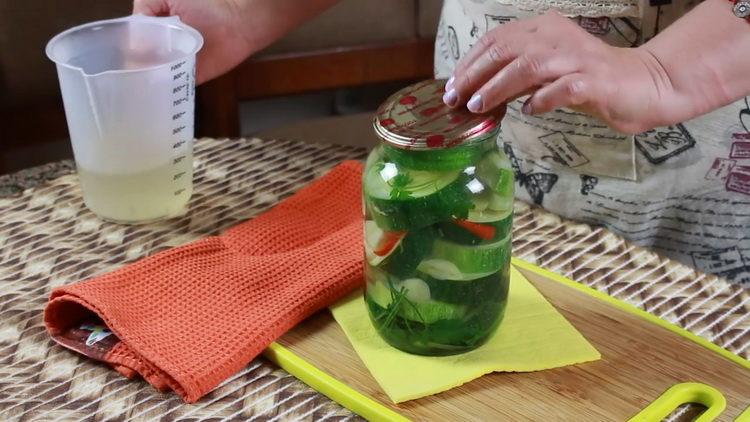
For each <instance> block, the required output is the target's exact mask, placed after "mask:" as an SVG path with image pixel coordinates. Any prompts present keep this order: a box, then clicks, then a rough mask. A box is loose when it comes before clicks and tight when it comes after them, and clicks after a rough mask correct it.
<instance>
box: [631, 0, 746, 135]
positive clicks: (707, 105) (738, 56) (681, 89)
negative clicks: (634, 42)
mask: <svg viewBox="0 0 750 422" xmlns="http://www.w3.org/2000/svg"><path fill="white" fill-rule="evenodd" d="M640 48H641V49H643V50H645V51H647V52H649V53H650V54H651V55H652V56H653V57H654V58H655V59H656V61H658V64H659V65H660V67H661V69H659V70H657V71H656V72H657V73H659V72H661V71H663V74H662V75H661V77H657V78H656V79H660V80H661V82H660V83H659V84H658V85H661V86H659V91H660V95H664V96H673V98H672V100H677V101H678V102H682V103H683V104H685V105H686V106H685V107H675V108H673V109H672V110H666V111H665V113H667V114H669V113H672V114H674V115H672V116H669V117H667V120H671V121H680V120H688V119H690V118H693V117H696V116H698V115H701V114H704V113H707V112H709V111H711V110H713V109H716V108H718V107H721V106H723V105H726V104H729V103H731V102H732V101H734V100H737V99H739V98H741V97H744V96H746V95H750V22H748V21H746V20H744V19H740V18H737V17H736V16H734V14H733V13H732V3H730V2H729V1H727V0H706V1H705V2H703V3H702V4H700V5H698V6H697V7H696V8H695V9H694V10H692V11H691V12H690V13H688V14H687V15H685V16H684V17H682V18H681V19H679V20H678V21H677V22H675V23H674V24H672V25H671V26H669V27H668V28H667V29H666V30H665V31H663V32H662V33H660V34H659V35H658V36H656V37H654V38H653V39H652V40H650V41H649V42H648V43H646V44H644V45H643V46H642V47H640ZM662 93H663V94H662ZM665 102H667V103H672V101H665Z"/></svg>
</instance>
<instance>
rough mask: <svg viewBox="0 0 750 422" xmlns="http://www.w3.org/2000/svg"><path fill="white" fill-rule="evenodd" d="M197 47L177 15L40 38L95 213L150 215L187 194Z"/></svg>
mask: <svg viewBox="0 0 750 422" xmlns="http://www.w3.org/2000/svg"><path fill="white" fill-rule="evenodd" d="M202 45H203V37H202V36H201V35H200V33H199V32H198V31H196V30H195V29H193V28H191V27H189V26H187V25H185V24H183V23H182V22H180V20H179V18H177V17H169V18H156V17H147V16H143V15H133V16H128V17H125V18H120V19H112V20H105V21H98V22H92V23H88V24H85V25H81V26H77V27H74V28H71V29H68V30H67V31H64V32H62V33H60V34H58V35H57V36H55V37H54V38H52V39H51V40H50V41H49V43H48V44H47V50H46V52H47V56H48V57H49V58H50V59H51V60H52V61H54V62H55V63H56V65H57V75H58V78H59V80H60V90H61V91H62V96H63V103H64V105H65V115H66V118H67V121H68V130H69V132H70V139H71V142H72V144H73V154H74V156H75V161H76V166H77V168H78V175H79V178H80V181H81V188H82V190H83V199H84V202H85V203H86V206H87V207H88V208H89V209H90V210H91V211H93V212H94V213H96V214H97V215H99V216H100V217H102V218H104V219H106V220H111V221H116V222H121V223H142V222H147V221H153V220H157V219H161V218H165V217H170V216H173V215H176V214H179V213H180V212H181V211H182V210H183V209H184V207H185V205H186V204H187V202H188V200H189V199H190V196H191V194H192V190H193V182H192V176H193V159H192V158H193V157H192V153H193V125H194V108H195V55H196V53H197V52H198V50H199V49H200V48H201V47H202Z"/></svg>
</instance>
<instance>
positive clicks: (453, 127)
mask: <svg viewBox="0 0 750 422" xmlns="http://www.w3.org/2000/svg"><path fill="white" fill-rule="evenodd" d="M444 92H445V81H444V80H436V79H431V80H427V81H423V82H419V83H417V84H414V85H411V86H408V87H406V88H404V89H402V90H400V91H398V92H396V93H395V94H393V95H391V96H390V97H389V98H388V99H387V100H386V101H385V102H384V103H383V104H382V105H381V106H380V108H379V109H378V111H377V114H376V115H375V118H374V119H373V126H374V128H375V133H377V134H378V136H380V137H381V138H382V139H383V140H384V141H386V142H388V143H389V144H391V145H393V146H396V147H399V148H404V149H415V150H425V149H440V148H450V147H454V146H457V145H461V144H465V143H470V142H474V141H479V140H483V139H487V138H488V137H490V136H493V135H494V134H496V133H497V131H498V129H500V120H501V119H502V117H503V114H504V109H502V108H498V109H496V110H493V111H492V112H490V113H487V114H475V113H471V112H470V111H468V110H467V109H466V108H465V107H460V108H450V107H448V106H447V105H445V103H443V94H444Z"/></svg>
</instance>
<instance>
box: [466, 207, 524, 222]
mask: <svg viewBox="0 0 750 422" xmlns="http://www.w3.org/2000/svg"><path fill="white" fill-rule="evenodd" d="M511 211H513V209H512V208H510V209H505V210H500V211H497V210H494V209H491V208H487V209H485V210H482V211H476V210H471V211H469V215H468V218H467V220H469V221H471V222H472V223H496V222H498V221H501V220H505V219H506V218H508V217H509V216H510V213H511Z"/></svg>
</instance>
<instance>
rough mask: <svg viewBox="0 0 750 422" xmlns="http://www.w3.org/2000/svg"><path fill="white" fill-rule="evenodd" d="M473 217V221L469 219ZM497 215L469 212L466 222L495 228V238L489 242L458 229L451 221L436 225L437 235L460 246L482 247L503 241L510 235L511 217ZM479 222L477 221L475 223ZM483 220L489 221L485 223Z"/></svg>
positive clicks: (493, 213) (461, 228)
mask: <svg viewBox="0 0 750 422" xmlns="http://www.w3.org/2000/svg"><path fill="white" fill-rule="evenodd" d="M471 217H473V219H472V218H471ZM498 218H501V216H499V215H497V213H496V212H494V211H491V210H485V211H483V212H482V213H476V212H470V213H469V218H468V220H469V221H471V222H474V223H479V224H486V225H491V226H492V227H494V228H495V237H493V238H492V239H490V240H485V239H482V238H480V237H478V236H476V235H475V234H473V233H471V232H470V231H468V230H466V229H464V228H463V227H460V226H459V225H457V224H456V223H454V222H453V221H450V222H443V223H440V224H439V225H438V234H439V235H440V237H442V238H443V239H445V240H449V241H451V242H455V243H458V244H461V245H484V244H489V243H494V242H497V241H499V240H501V239H504V238H506V237H507V236H508V234H510V232H511V229H512V224H513V215H512V214H506V215H505V217H504V218H501V219H500V220H497V219H498ZM477 220H479V221H477ZM484 220H490V221H487V222H485V221H484Z"/></svg>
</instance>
